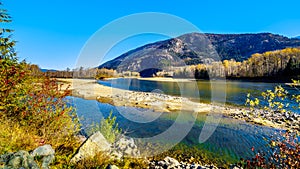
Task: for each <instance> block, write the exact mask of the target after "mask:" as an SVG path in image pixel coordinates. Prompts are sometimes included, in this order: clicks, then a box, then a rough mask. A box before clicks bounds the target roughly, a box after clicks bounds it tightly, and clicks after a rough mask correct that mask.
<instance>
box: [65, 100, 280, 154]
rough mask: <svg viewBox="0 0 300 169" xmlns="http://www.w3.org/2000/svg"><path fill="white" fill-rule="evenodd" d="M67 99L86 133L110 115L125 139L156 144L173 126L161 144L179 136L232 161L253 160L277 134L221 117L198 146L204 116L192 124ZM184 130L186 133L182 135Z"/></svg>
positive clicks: (172, 115)
mask: <svg viewBox="0 0 300 169" xmlns="http://www.w3.org/2000/svg"><path fill="white" fill-rule="evenodd" d="M69 99H70V100H71V101H72V104H73V105H75V106H76V108H77V113H78V116H79V117H82V120H81V123H82V124H83V127H84V129H88V128H89V127H90V125H91V124H92V123H99V122H100V119H102V118H103V117H107V116H108V115H109V113H110V111H112V112H113V115H114V116H116V117H117V122H118V124H119V126H120V128H122V129H123V131H126V133H127V134H126V135H127V136H129V137H133V138H136V139H138V138H141V139H144V138H145V140H155V139H157V138H155V137H156V136H158V135H163V134H164V133H165V132H166V131H168V130H169V129H170V128H172V127H173V126H174V125H176V128H175V130H174V131H172V132H170V133H168V134H167V135H164V136H162V137H159V139H160V141H162V142H164V143H168V142H170V143H172V144H173V143H174V144H175V143H177V141H178V140H174V138H177V137H176V136H179V138H181V137H180V136H182V140H179V141H180V142H181V143H184V144H185V145H188V146H189V147H195V146H196V147H197V148H198V149H199V150H201V149H204V150H208V151H210V152H213V153H216V154H219V155H221V156H226V157H228V156H229V157H231V158H234V159H239V158H240V157H243V158H247V157H251V156H253V152H252V151H251V148H252V146H254V147H255V149H257V150H258V149H264V148H265V145H266V144H267V141H265V140H264V138H267V139H268V138H269V137H270V136H271V135H272V134H274V133H275V132H278V131H277V130H275V129H272V128H268V127H262V126H255V125H251V124H246V123H244V122H242V121H238V120H234V119H230V118H226V117H222V118H221V120H220V123H217V120H216V121H214V120H213V121H212V122H211V123H207V124H206V125H211V127H212V129H214V127H216V128H215V130H214V132H213V134H212V135H211V136H210V137H209V138H208V140H206V141H205V142H204V143H199V136H200V134H201V130H202V129H203V126H204V124H205V122H206V118H207V115H205V114H198V115H196V117H195V121H193V120H191V119H192V118H191V117H194V116H191V114H190V113H188V112H182V114H179V113H157V112H153V111H149V110H145V109H136V108H130V107H115V106H111V105H109V104H103V103H99V102H97V101H94V100H84V99H81V98H74V97H69ZM139 112H142V113H139ZM143 112H146V113H143ZM179 116H180V117H179ZM181 117H183V118H181ZM185 117H186V119H185ZM178 119H180V120H178ZM175 121H176V122H175ZM189 125H191V128H188V127H187V126H189ZM183 128H186V129H188V130H186V131H185V130H184V129H183ZM174 135H175V136H174ZM170 147H172V145H171V146H170ZM170 147H167V146H166V147H164V148H165V149H166V150H167V149H168V148H170ZM144 148H145V147H144ZM162 151H164V150H162Z"/></svg>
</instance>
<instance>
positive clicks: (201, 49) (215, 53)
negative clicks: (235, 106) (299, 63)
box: [98, 33, 300, 72]
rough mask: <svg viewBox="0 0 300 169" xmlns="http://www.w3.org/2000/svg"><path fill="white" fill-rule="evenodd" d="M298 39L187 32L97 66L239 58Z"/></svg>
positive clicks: (153, 65) (299, 43)
mask: <svg viewBox="0 0 300 169" xmlns="http://www.w3.org/2000/svg"><path fill="white" fill-rule="evenodd" d="M299 46H300V39H296V38H288V37H285V36H282V35H278V34H272V33H256V34H254V33H245V34H214V33H188V34H184V35H181V36H178V37H175V38H170V39H167V40H163V41H158V42H154V43H149V44H146V45H143V46H140V47H137V48H135V49H133V50H130V51H128V52H126V53H124V54H122V55H120V56H118V57H116V58H115V59H113V60H110V61H108V62H106V63H104V64H102V65H100V66H99V67H98V68H108V69H118V70H120V71H126V70H129V71H138V72H139V71H141V70H144V69H147V68H158V69H163V67H165V66H170V65H172V66H184V65H193V64H199V63H203V62H210V61H216V60H230V59H235V60H236V61H243V60H246V59H248V58H249V57H250V56H251V55H252V54H254V53H263V52H267V51H274V50H280V49H284V48H288V47H299Z"/></svg>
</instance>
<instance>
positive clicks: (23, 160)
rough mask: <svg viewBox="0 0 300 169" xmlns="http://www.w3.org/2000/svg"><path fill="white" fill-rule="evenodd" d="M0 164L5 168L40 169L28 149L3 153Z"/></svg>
mask: <svg viewBox="0 0 300 169" xmlns="http://www.w3.org/2000/svg"><path fill="white" fill-rule="evenodd" d="M0 164H1V166H0V167H1V168H4V169H16V168H17V169H19V168H22V169H39V166H38V165H37V163H36V162H35V161H34V158H33V157H32V156H31V155H30V154H29V153H28V152H27V151H23V150H20V151H18V152H16V153H8V154H4V155H1V156H0Z"/></svg>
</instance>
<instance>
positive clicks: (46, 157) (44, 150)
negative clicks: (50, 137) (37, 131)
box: [31, 144, 55, 169]
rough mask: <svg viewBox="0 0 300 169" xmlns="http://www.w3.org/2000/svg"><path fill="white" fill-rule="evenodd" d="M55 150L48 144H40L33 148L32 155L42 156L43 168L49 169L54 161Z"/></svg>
mask: <svg viewBox="0 0 300 169" xmlns="http://www.w3.org/2000/svg"><path fill="white" fill-rule="evenodd" d="M54 154H55V151H54V150H53V148H52V147H51V146H50V145H49V144H46V145H44V146H40V147H38V148H36V149H35V150H33V152H32V153H31V156H32V157H33V158H34V157H42V169H49V168H50V167H49V165H50V164H51V163H52V162H53V160H54V158H55V156H54Z"/></svg>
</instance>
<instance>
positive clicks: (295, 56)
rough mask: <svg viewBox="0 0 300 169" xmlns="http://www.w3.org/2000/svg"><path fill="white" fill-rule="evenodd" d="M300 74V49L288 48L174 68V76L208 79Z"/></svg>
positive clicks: (273, 76) (295, 75) (293, 75)
mask: <svg viewBox="0 0 300 169" xmlns="http://www.w3.org/2000/svg"><path fill="white" fill-rule="evenodd" d="M299 75H300V49H299V48H286V49H283V50H276V51H270V52H265V53H262V54H259V53H256V54H253V55H252V56H251V57H250V58H249V59H247V60H244V61H242V62H237V61H235V60H234V59H231V60H224V61H223V62H221V61H219V62H211V63H206V64H198V65H192V66H188V67H183V68H179V69H175V70H174V77H195V78H196V79H208V78H217V77H227V78H258V77H259V78H262V77H265V78H286V79H290V78H293V77H296V78H297V77H298V76H299Z"/></svg>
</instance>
